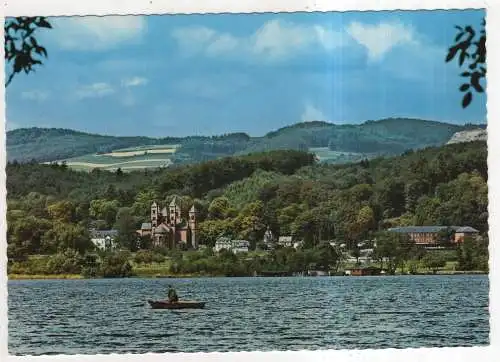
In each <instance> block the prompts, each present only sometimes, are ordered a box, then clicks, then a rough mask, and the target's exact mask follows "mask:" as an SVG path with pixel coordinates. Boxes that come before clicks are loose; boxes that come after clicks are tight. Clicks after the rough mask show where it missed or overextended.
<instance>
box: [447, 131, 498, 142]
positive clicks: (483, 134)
mask: <svg viewBox="0 0 500 362" xmlns="http://www.w3.org/2000/svg"><path fill="white" fill-rule="evenodd" d="M487 138H488V133H487V131H486V130H485V129H481V128H478V129H473V130H469V131H462V132H457V133H455V134H454V135H453V136H452V137H451V139H450V140H449V141H448V143H447V144H449V145H450V144H452V143H461V142H472V141H486V139H487Z"/></svg>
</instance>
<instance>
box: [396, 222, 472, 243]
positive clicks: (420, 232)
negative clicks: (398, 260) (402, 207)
mask: <svg viewBox="0 0 500 362" xmlns="http://www.w3.org/2000/svg"><path fill="white" fill-rule="evenodd" d="M447 230H449V231H450V232H451V233H452V234H453V235H452V237H451V238H450V240H449V241H450V243H452V244H458V243H461V242H463V241H464V239H465V238H466V237H472V238H475V237H477V236H478V235H479V231H478V230H476V229H474V228H472V227H470V226H405V227H396V228H390V229H388V231H389V232H395V233H401V234H407V235H408V236H409V238H410V240H411V241H413V242H415V244H416V245H420V246H424V247H433V246H437V245H438V244H439V242H440V237H441V236H440V235H441V233H443V232H445V231H447Z"/></svg>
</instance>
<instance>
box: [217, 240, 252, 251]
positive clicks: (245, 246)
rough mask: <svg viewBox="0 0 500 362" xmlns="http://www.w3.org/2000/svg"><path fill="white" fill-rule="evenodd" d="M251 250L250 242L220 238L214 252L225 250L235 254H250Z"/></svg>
mask: <svg viewBox="0 0 500 362" xmlns="http://www.w3.org/2000/svg"><path fill="white" fill-rule="evenodd" d="M249 248H250V242H248V241H246V240H231V239H230V238H228V237H220V238H219V239H217V241H216V242H215V246H214V251H215V252H220V251H221V250H223V249H225V250H228V251H232V252H233V253H242V252H248V250H249Z"/></svg>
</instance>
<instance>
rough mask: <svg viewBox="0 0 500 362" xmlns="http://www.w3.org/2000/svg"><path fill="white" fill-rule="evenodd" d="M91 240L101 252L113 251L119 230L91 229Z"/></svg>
mask: <svg viewBox="0 0 500 362" xmlns="http://www.w3.org/2000/svg"><path fill="white" fill-rule="evenodd" d="M89 231H90V240H91V241H92V244H94V245H95V247H96V248H98V249H100V250H111V249H114V248H115V247H116V243H115V239H116V237H117V236H118V230H96V229H90V230H89Z"/></svg>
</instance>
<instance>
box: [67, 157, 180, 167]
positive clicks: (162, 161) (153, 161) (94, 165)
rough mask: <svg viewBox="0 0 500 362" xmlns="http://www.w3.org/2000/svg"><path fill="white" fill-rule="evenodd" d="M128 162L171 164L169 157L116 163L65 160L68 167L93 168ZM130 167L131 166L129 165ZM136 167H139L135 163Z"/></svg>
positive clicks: (116, 165) (118, 165)
mask: <svg viewBox="0 0 500 362" xmlns="http://www.w3.org/2000/svg"><path fill="white" fill-rule="evenodd" d="M130 163H138V164H143V165H147V164H153V163H164V164H167V165H170V164H172V161H171V160H170V159H168V158H167V159H151V160H130V161H124V162H116V163H111V164H109V163H92V162H67V163H66V164H67V165H68V166H70V167H73V166H81V167H93V168H107V167H122V165H127V164H130ZM130 167H132V166H130ZM137 167H141V166H139V165H137Z"/></svg>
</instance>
